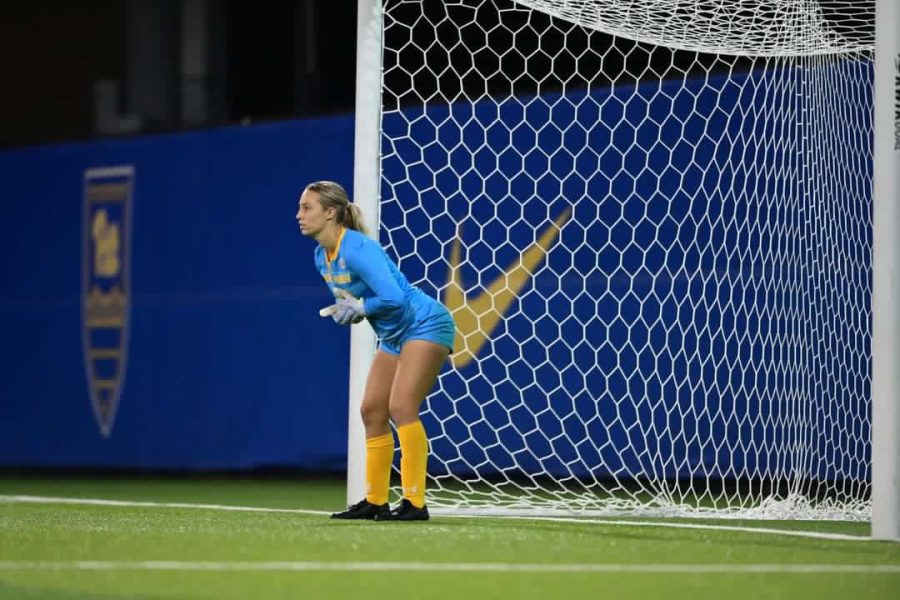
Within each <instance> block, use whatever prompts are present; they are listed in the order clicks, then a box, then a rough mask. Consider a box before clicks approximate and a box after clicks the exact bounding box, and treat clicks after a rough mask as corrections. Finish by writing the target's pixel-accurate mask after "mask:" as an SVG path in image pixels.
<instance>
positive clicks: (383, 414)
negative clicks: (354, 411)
mask: <svg viewBox="0 0 900 600" xmlns="http://www.w3.org/2000/svg"><path fill="white" fill-rule="evenodd" d="M359 416H361V417H362V421H363V424H364V425H366V426H367V427H372V426H378V425H385V426H386V425H387V424H388V419H389V417H390V414H389V413H388V411H386V410H385V409H384V408H382V407H380V406H370V405H367V404H363V405H362V407H360V409H359Z"/></svg>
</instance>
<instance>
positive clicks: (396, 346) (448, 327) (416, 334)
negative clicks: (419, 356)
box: [378, 302, 456, 355]
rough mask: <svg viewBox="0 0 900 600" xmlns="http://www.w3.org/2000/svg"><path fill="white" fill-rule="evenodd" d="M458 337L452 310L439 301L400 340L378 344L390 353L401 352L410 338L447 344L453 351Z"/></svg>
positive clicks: (442, 344)
mask: <svg viewBox="0 0 900 600" xmlns="http://www.w3.org/2000/svg"><path fill="white" fill-rule="evenodd" d="M455 337H456V324H455V323H454V322H453V317H452V316H451V315H450V311H449V310H447V308H446V307H445V306H444V305H443V304H441V303H439V302H435V303H434V304H433V307H432V309H431V310H429V311H428V312H427V313H426V314H425V315H423V316H422V318H420V319H417V320H416V322H415V323H413V325H412V327H410V328H409V329H408V330H407V331H406V332H405V333H404V334H403V335H402V336H401V337H400V340H399V341H394V342H393V343H390V342H385V341H382V342H380V343H379V344H378V347H379V349H381V350H384V351H385V352H387V353H388V354H395V355H396V354H400V349H401V348H402V347H403V344H405V343H406V342H408V341H410V340H425V341H426V342H432V343H434V344H439V345H441V346H446V347H447V348H449V349H450V352H453V340H454V338H455Z"/></svg>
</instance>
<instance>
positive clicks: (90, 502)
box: [0, 495, 872, 542]
mask: <svg viewBox="0 0 900 600" xmlns="http://www.w3.org/2000/svg"><path fill="white" fill-rule="evenodd" d="M4 503H5V504H75V505H87V506H122V507H147V508H194V509H197V508H199V509H206V510H224V511H236V512H268V513H291V514H302V515H328V514H329V513H328V512H327V511H323V510H307V509H301V508H266V507H259V506H230V505H226V504H192V503H188V502H139V501H133V500H103V499H99V498H64V497H53V496H24V495H10V496H7V495H0V504H4ZM433 512H434V514H442V512H441V511H433ZM443 516H448V517H457V518H492V519H515V520H529V521H551V522H556V523H586V524H587V523H592V524H596V525H618V526H628V527H670V528H675V529H704V530H709V531H736V532H742V533H755V534H771V535H782V536H791V537H800V538H808V539H820V540H839V541H853V542H866V541H872V540H871V538H869V537H867V536H863V535H849V534H844V533H826V532H821V531H797V530H792V529H774V528H770V527H739V526H736V525H707V524H701V523H680V522H671V523H668V522H661V521H620V520H609V519H591V518H585V519H574V518H566V517H525V516H492V517H476V516H471V515H453V514H443Z"/></svg>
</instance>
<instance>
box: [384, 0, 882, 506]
mask: <svg viewBox="0 0 900 600" xmlns="http://www.w3.org/2000/svg"><path fill="white" fill-rule="evenodd" d="M873 31H874V27H873V8H872V5H871V4H870V3H868V2H852V3H851V2H812V1H797V0H793V1H778V2H776V1H772V2H749V1H726V0H721V1H716V2H713V1H711V0H695V1H693V2H687V1H675V0H659V1H651V0H642V1H640V2H638V1H634V2H625V1H620V2H588V1H580V2H567V1H557V2H540V1H536V0H535V1H527V2H524V1H523V2H519V3H517V4H513V3H510V2H503V1H500V0H494V1H491V0H486V1H477V0H467V1H462V2H446V3H437V2H435V3H428V2H425V3H422V2H419V1H413V2H402V1H389V2H387V3H386V6H385V16H384V67H383V68H384V71H383V102H384V107H383V118H382V171H381V172H382V189H381V195H382V198H381V204H380V206H381V237H382V241H383V243H384V244H385V245H386V247H387V248H388V251H389V253H391V254H392V255H393V256H394V257H395V258H397V259H398V262H399V264H400V268H401V269H402V270H403V271H404V273H406V274H407V276H408V277H409V278H410V280H411V281H412V282H413V283H414V284H416V285H419V286H420V287H422V288H423V289H425V291H426V292H429V293H431V294H433V295H436V296H440V297H441V298H442V299H443V300H444V302H445V303H446V304H447V305H448V306H449V307H450V308H451V309H452V310H453V312H454V316H455V318H456V321H457V325H458V326H459V329H460V335H459V336H458V337H457V341H456V352H455V353H454V359H453V361H454V368H453V369H450V370H447V371H446V372H445V373H444V374H443V375H442V376H441V377H440V379H439V384H438V386H437V388H436V390H435V392H434V393H433V394H432V395H431V396H430V397H429V399H428V401H427V404H426V410H425V411H424V414H423V422H424V424H425V427H426V429H427V431H428V434H429V438H430V440H431V452H432V454H431V458H430V462H429V498H428V501H429V504H430V506H433V507H435V508H445V509H454V510H466V511H484V512H499V511H502V512H521V511H541V512H544V513H556V512H565V513H572V512H575V513H580V514H612V513H620V512H623V511H627V512H629V513H635V512H652V513H657V514H658V513H665V514H714V515H736V514H739V515H741V516H753V517H760V518H765V517H772V518H786V517H818V518H824V517H828V518H867V516H868V510H869V509H868V500H867V497H868V492H869V478H870V475H869V470H870V462H871V461H870V452H871V448H870V442H869V440H870V424H871V423H870V408H869V403H868V398H869V388H870V385H871V380H870V367H869V365H870V360H871V349H870V341H869V340H870V295H871V233H870V231H871V225H872V223H871V157H872V150H871V147H872V142H871V139H872V92H871V89H872V61H871V59H872V56H871V48H872V36H873Z"/></svg>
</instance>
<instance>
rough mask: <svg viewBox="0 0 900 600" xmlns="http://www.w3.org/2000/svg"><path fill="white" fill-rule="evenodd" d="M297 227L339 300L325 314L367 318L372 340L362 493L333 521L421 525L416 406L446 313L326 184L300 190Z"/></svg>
mask: <svg viewBox="0 0 900 600" xmlns="http://www.w3.org/2000/svg"><path fill="white" fill-rule="evenodd" d="M297 223H298V224H299V225H300V233H302V234H303V235H306V236H310V237H312V238H313V239H315V240H316V241H317V242H318V243H319V245H318V246H317V247H316V250H315V261H316V266H317V267H318V269H319V272H320V273H321V274H322V277H323V278H324V279H325V282H326V283H327V284H328V287H329V288H330V289H331V291H332V293H333V294H334V295H335V298H336V299H337V302H336V304H335V305H334V306H333V307H332V311H333V312H332V315H331V316H332V318H333V319H334V320H335V322H336V323H338V324H340V325H349V324H351V323H352V324H355V323H359V322H360V321H362V320H363V319H368V321H369V323H370V324H371V325H372V328H373V329H374V330H375V334H376V335H377V336H378V340H379V346H378V352H376V354H375V359H374V361H373V362H372V369H371V370H370V371H369V377H368V379H367V381H366V390H365V394H364V396H363V401H362V410H361V414H362V420H363V424H364V425H365V428H366V490H367V491H366V497H365V498H364V499H363V500H362V501H360V502H358V503H357V504H354V505H353V506H350V507H349V508H348V509H347V510H346V511H344V512H339V513H335V514H333V515H331V517H332V518H333V519H374V520H378V521H381V520H393V521H424V520H427V519H428V508H427V507H426V506H425V466H426V462H427V460H428V441H427V439H426V437H425V429H424V428H423V427H422V422H421V421H420V420H419V407H420V406H421V404H422V401H423V400H424V399H425V396H427V395H428V391H429V390H430V389H431V387H432V386H433V385H434V382H435V380H436V379H437V376H438V373H439V372H440V370H441V366H442V365H443V364H444V361H446V360H447V357H448V356H449V354H450V351H451V350H452V348H453V337H454V334H455V327H454V324H453V318H452V317H451V316H450V312H449V311H448V310H447V309H446V308H445V307H444V306H443V305H442V304H441V303H440V302H438V301H436V300H434V299H432V298H430V297H428V296H427V295H425V293H423V292H422V291H421V290H419V289H418V288H416V287H413V286H412V285H410V283H409V282H408V281H407V280H406V277H404V275H403V274H402V273H401V272H400V269H399V268H398V267H397V265H396V264H395V263H394V262H393V261H392V260H391V259H390V258H388V256H387V254H386V253H385V251H384V249H382V247H381V246H380V245H379V244H378V242H375V241H374V240H372V239H371V238H369V237H367V236H366V235H365V229H364V228H363V223H362V217H361V214H360V211H359V208H358V207H356V206H354V205H353V204H351V203H350V200H349V198H348V197H347V192H346V191H344V188H342V187H341V186H340V185H338V184H337V183H334V182H330V181H318V182H315V183H311V184H309V185H308V186H306V189H305V190H304V191H303V194H302V195H301V196H300V201H299V208H298V210H297ZM389 421H393V422H394V426H395V427H396V429H397V435H398V437H399V438H400V453H401V457H400V479H401V483H402V484H403V500H402V502H401V504H400V506H399V507H398V508H396V509H394V510H391V509H390V506H389V505H388V487H389V483H390V475H391V462H392V460H393V456H394V436H393V434H392V433H391V428H390V424H389Z"/></svg>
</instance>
